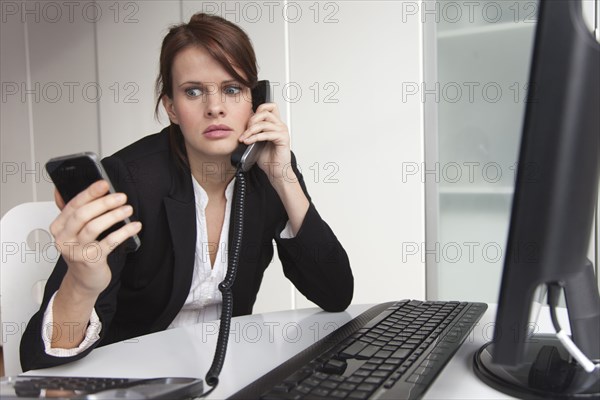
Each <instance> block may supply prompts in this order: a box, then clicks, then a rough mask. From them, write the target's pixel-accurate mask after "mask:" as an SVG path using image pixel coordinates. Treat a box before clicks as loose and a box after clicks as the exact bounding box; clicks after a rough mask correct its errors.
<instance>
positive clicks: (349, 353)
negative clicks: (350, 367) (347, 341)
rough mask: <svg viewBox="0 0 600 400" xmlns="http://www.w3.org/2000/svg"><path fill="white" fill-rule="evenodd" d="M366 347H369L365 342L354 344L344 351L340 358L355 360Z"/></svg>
mask: <svg viewBox="0 0 600 400" xmlns="http://www.w3.org/2000/svg"><path fill="white" fill-rule="evenodd" d="M365 347H367V343H365V342H360V341H358V342H354V343H352V344H351V345H350V346H348V347H346V348H345V349H344V351H342V352H341V353H340V354H339V356H340V357H341V358H354V357H355V356H356V355H357V354H358V353H360V352H361V351H362V350H363V349H364V348H365Z"/></svg>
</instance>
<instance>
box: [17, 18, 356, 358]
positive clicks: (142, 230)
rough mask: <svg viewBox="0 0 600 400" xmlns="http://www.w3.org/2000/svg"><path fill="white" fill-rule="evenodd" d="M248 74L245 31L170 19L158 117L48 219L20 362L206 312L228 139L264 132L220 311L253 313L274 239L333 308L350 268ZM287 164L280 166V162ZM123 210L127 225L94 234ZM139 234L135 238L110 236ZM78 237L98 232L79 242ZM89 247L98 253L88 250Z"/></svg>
mask: <svg viewBox="0 0 600 400" xmlns="http://www.w3.org/2000/svg"><path fill="white" fill-rule="evenodd" d="M256 82H257V68H256V59H255V55H254V50H253V48H252V45H251V43H250V40H249V38H248V36H247V35H246V34H245V33H244V32H243V31H242V30H241V29H240V28H239V27H237V26H236V25H234V24H232V23H230V22H228V21H226V20H224V19H222V18H220V17H217V16H210V15H206V14H196V15H194V16H193V17H192V18H191V20H190V22H189V23H187V24H181V25H179V26H175V27H172V28H171V30H170V31H169V33H168V34H167V36H166V37H165V39H164V41H163V45H162V49H161V57H160V73H159V77H158V79H157V91H158V102H157V109H158V106H159V104H160V103H162V104H163V106H164V107H165V109H166V111H167V114H168V116H169V119H170V121H171V125H170V126H169V127H168V128H166V129H164V130H163V131H162V132H160V133H157V134H154V135H150V136H147V137H145V138H143V139H141V140H139V141H137V142H135V143H133V144H132V145H130V146H128V147H126V148H124V149H122V150H120V151H119V152H117V153H116V154H114V155H112V156H110V157H108V158H106V159H105V160H103V164H104V166H105V168H106V169H107V172H108V173H109V175H110V177H111V180H112V181H113V184H114V185H115V187H116V188H117V189H118V190H119V191H120V192H119V193H115V194H107V193H108V184H107V182H105V181H99V182H96V183H95V184H93V185H91V186H90V187H89V188H88V189H86V190H85V191H83V192H81V193H80V194H79V195H78V196H76V197H75V198H74V199H73V200H71V201H70V202H69V203H68V204H66V205H65V204H64V203H63V202H62V199H61V198H60V196H59V195H58V194H57V195H56V201H57V204H58V205H59V207H60V208H61V210H62V211H61V213H60V215H59V216H58V217H57V218H56V220H55V221H54V222H53V223H52V225H51V227H50V229H51V232H52V234H53V235H54V237H55V240H56V243H57V245H58V247H59V248H60V249H61V252H62V257H61V258H60V260H59V262H58V263H57V265H56V267H55V269H54V271H53V273H52V275H51V277H50V279H49V280H48V283H47V285H46V290H45V295H44V301H43V303H42V306H41V308H40V310H39V312H38V313H37V314H35V315H34V316H33V318H32V319H31V321H30V322H29V325H28V327H27V330H26V332H25V334H24V336H23V339H22V342H21V364H22V366H23V369H24V370H29V369H33V368H43V367H49V366H53V365H58V364H61V363H65V362H69V361H73V360H75V359H78V358H81V357H83V356H85V355H86V354H88V353H89V352H90V351H91V350H92V349H93V348H94V347H95V346H98V345H105V344H109V343H113V342H116V341H120V340H125V339H128V338H131V337H134V336H139V335H143V334H148V333H152V332H156V331H160V330H164V329H167V328H170V327H177V326H183V325H186V324H191V323H197V322H201V321H206V320H214V319H217V318H219V315H220V304H221V298H220V293H219V291H218V289H217V286H218V284H219V282H220V281H221V280H222V279H223V278H224V276H225V271H226V269H227V255H226V253H227V246H228V242H229V240H228V238H229V230H230V225H229V224H230V219H229V215H230V210H231V201H232V194H233V188H234V182H235V179H234V172H235V171H234V169H233V168H232V167H231V166H230V162H229V160H230V156H231V153H232V152H233V151H234V150H235V148H236V147H237V146H238V144H239V143H245V144H251V143H254V142H257V141H266V142H268V144H267V146H266V147H265V150H264V151H263V152H262V153H261V156H260V158H259V161H258V163H257V165H255V166H254V167H253V168H252V169H251V170H250V171H249V172H248V176H247V177H248V179H247V181H248V189H247V197H246V211H245V223H244V236H243V249H242V254H241V259H240V264H239V268H238V271H237V278H236V282H235V284H234V286H233V288H232V290H233V299H234V302H233V303H234V309H233V315H234V316H235V315H243V314H249V313H251V312H252V307H253V304H254V302H255V300H256V294H257V292H258V289H259V287H260V283H261V280H262V276H263V273H264V270H265V268H266V267H267V266H268V264H269V263H270V261H271V258H272V256H273V245H272V240H273V239H275V241H276V242H277V249H278V253H279V257H280V259H281V261H282V264H283V268H284V273H285V275H286V276H287V277H288V278H289V279H290V280H291V281H292V282H293V283H294V285H295V286H296V287H297V288H298V289H299V290H300V292H302V293H303V294H304V295H305V296H306V297H307V298H308V299H310V300H311V301H313V302H315V303H316V304H317V305H319V306H320V307H322V308H323V309H325V310H327V311H341V310H344V309H345V308H346V307H347V306H348V305H349V304H350V301H351V299H352V293H353V277H352V273H351V270H350V266H349V262H348V257H347V255H346V252H345V251H344V249H343V248H342V246H341V245H340V243H339V242H338V240H337V239H336V237H335V235H334V234H333V232H332V231H331V229H330V228H329V226H328V225H327V224H326V223H325V222H324V221H323V220H322V219H321V217H320V216H319V214H318V213H317V211H316V209H315V207H314V205H313V204H312V203H311V202H310V197H309V196H308V194H307V191H306V187H305V185H304V181H303V179H302V176H301V175H300V173H299V171H298V169H297V167H296V161H295V158H294V157H293V155H292V153H291V151H290V139H289V134H288V130H287V127H286V126H285V124H284V123H283V122H282V121H281V119H280V117H279V111H278V109H277V106H276V105H275V104H272V103H265V104H262V105H261V106H259V107H258V109H257V110H256V112H255V113H253V111H252V102H251V92H250V88H252V87H254V86H255V85H256ZM290 165H291V168H289V166H290ZM124 217H131V219H132V221H133V222H131V223H129V224H127V225H125V226H124V227H121V228H120V229H118V230H114V231H112V232H111V233H110V234H108V235H106V236H105V237H103V238H102V239H101V240H100V239H98V236H99V235H100V234H101V233H102V232H104V231H105V230H107V229H108V228H110V227H111V226H113V225H114V224H115V223H116V222H118V221H120V220H122V219H123V218H124ZM135 234H138V235H139V237H140V239H141V242H142V246H141V248H140V249H139V250H138V251H136V252H134V253H126V252H125V250H123V247H124V246H118V244H119V243H123V242H124V241H125V240H127V238H129V237H131V236H133V235H135ZM90 243H97V245H95V246H90V245H89V244H90ZM91 247H93V248H98V247H99V248H100V249H101V251H100V252H99V253H98V254H93V255H90V254H89V249H90V248H91Z"/></svg>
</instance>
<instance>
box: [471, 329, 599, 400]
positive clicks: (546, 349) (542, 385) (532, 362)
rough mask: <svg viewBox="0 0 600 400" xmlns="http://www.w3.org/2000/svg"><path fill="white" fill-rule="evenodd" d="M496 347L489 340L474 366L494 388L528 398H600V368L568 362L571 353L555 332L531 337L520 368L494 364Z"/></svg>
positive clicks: (479, 374)
mask: <svg viewBox="0 0 600 400" xmlns="http://www.w3.org/2000/svg"><path fill="white" fill-rule="evenodd" d="M493 347H494V344H493V343H492V342H490V343H487V344H485V345H484V346H483V347H482V348H481V349H479V350H478V351H477V353H475V356H474V360H473V369H474V370H475V374H476V375H477V376H478V377H479V379H481V380H482V381H484V382H485V383H486V384H488V385H489V386H491V387H493V388H494V389H497V390H499V391H501V392H503V393H506V394H508V395H511V396H515V397H520V398H527V399H531V398H539V399H598V398H599V397H600V370H598V368H596V370H595V371H594V372H592V373H587V372H586V371H585V370H584V369H583V368H581V367H580V366H579V364H577V363H575V362H568V361H567V360H569V359H570V356H569V354H568V353H567V351H566V350H564V348H563V345H562V344H561V343H560V342H559V340H558V339H557V338H556V336H555V335H554V334H546V335H542V334H539V335H534V336H533V337H531V342H530V343H528V346H527V350H526V353H525V354H524V357H523V360H524V362H523V363H522V364H521V365H520V366H519V367H511V368H508V367H505V366H502V365H498V364H494V363H493V362H492V353H493Z"/></svg>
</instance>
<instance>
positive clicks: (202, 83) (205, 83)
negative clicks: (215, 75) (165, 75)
mask: <svg viewBox="0 0 600 400" xmlns="http://www.w3.org/2000/svg"><path fill="white" fill-rule="evenodd" d="M230 83H237V84H240V82H238V81H237V80H235V79H228V80H226V81H221V83H220V84H218V85H219V86H223V85H228V84H230ZM208 84H211V85H213V84H216V82H200V81H185V82H183V83H182V84H180V85H179V87H182V86H184V85H198V86H207V85H208Z"/></svg>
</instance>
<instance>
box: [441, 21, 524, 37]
mask: <svg viewBox="0 0 600 400" xmlns="http://www.w3.org/2000/svg"><path fill="white" fill-rule="evenodd" d="M533 28H535V23H533V22H523V21H521V22H519V23H514V22H502V23H497V24H489V25H475V26H468V27H463V28H457V29H450V30H446V31H438V35H437V38H438V39H439V40H441V39H451V38H457V37H463V36H471V35H475V36H477V35H481V34H485V33H496V32H505V31H515V30H520V29H522V30H529V29H533Z"/></svg>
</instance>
